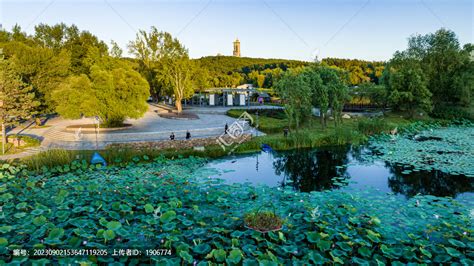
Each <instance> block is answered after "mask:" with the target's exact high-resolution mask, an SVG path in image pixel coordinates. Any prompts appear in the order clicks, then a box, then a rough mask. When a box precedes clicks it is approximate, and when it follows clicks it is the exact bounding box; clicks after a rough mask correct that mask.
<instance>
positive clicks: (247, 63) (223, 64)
mask: <svg viewBox="0 0 474 266" xmlns="http://www.w3.org/2000/svg"><path fill="white" fill-rule="evenodd" d="M194 60H196V61H198V62H200V64H201V66H202V67H205V68H206V69H208V70H209V71H210V72H220V73H227V74H230V73H231V72H241V73H244V74H249V73H250V72H252V70H256V71H263V70H265V69H275V68H281V69H282V70H283V71H286V70H287V69H288V68H293V67H298V66H307V65H309V64H310V63H309V62H305V61H298V60H288V59H266V58H251V57H235V56H205V57H201V58H199V59H194Z"/></svg>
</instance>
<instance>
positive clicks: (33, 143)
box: [0, 135, 41, 155]
mask: <svg viewBox="0 0 474 266" xmlns="http://www.w3.org/2000/svg"><path fill="white" fill-rule="evenodd" d="M8 138H9V140H10V142H8V143H6V145H5V155H9V154H16V153H20V152H22V151H24V150H25V149H27V148H32V147H37V146H39V145H40V144H41V142H40V141H39V140H38V139H35V138H32V137H29V136H24V135H18V136H17V135H9V136H8ZM17 138H20V139H21V140H23V141H24V142H25V145H23V146H21V147H15V146H14V145H13V143H12V140H13V141H15V142H16V139H17ZM1 145H2V141H1V140H0V149H1ZM0 155H2V154H1V150H0Z"/></svg>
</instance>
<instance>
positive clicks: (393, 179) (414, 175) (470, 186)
mask: <svg viewBox="0 0 474 266" xmlns="http://www.w3.org/2000/svg"><path fill="white" fill-rule="evenodd" d="M387 167H388V168H390V172H391V173H392V175H391V176H389V178H388V186H389V187H390V189H391V190H392V191H393V192H394V193H397V194H402V195H405V196H406V197H407V198H410V197H413V196H415V195H416V194H422V195H433V196H439V197H447V196H449V197H453V198H454V197H456V196H457V195H458V194H460V193H464V192H470V191H474V180H473V179H470V178H468V177H466V176H464V175H449V174H446V173H443V172H441V171H431V172H428V171H419V172H415V171H412V172H411V173H409V174H402V172H403V171H404V170H405V169H406V168H403V167H402V166H391V165H388V164H387Z"/></svg>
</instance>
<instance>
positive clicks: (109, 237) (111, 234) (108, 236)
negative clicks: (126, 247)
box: [103, 229, 115, 240]
mask: <svg viewBox="0 0 474 266" xmlns="http://www.w3.org/2000/svg"><path fill="white" fill-rule="evenodd" d="M103 236H104V239H105V240H112V239H114V238H115V232H114V231H113V230H110V229H109V230H105V231H104V234H103Z"/></svg>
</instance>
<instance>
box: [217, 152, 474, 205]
mask: <svg viewBox="0 0 474 266" xmlns="http://www.w3.org/2000/svg"><path fill="white" fill-rule="evenodd" d="M362 152H367V151H366V150H364V149H353V148H351V147H334V148H325V149H303V150H292V151H287V152H273V153H265V152H259V153H253V154H249V155H241V156H230V157H227V158H224V159H219V160H215V161H212V162H210V163H209V165H208V166H209V167H211V168H215V169H218V170H219V172H220V174H218V175H215V176H213V177H217V178H221V179H224V180H225V182H227V183H245V182H250V183H251V184H254V185H258V184H263V185H267V186H271V187H282V186H291V187H293V188H294V189H295V190H297V191H303V192H310V191H322V190H333V189H342V190H347V191H350V190H366V189H369V188H370V189H376V190H378V191H380V192H384V193H394V194H397V195H401V196H404V197H406V198H410V197H412V196H414V195H417V194H422V195H433V196H441V197H446V196H448V197H454V198H462V199H467V200H473V199H474V180H472V179H470V178H468V177H466V176H463V175H449V174H445V173H442V172H439V171H412V172H411V173H408V174H407V173H406V172H404V170H406V169H407V168H406V167H403V166H393V165H389V164H387V163H385V162H383V161H374V162H366V161H364V160H363V159H362V157H361V153H362ZM402 172H404V173H402Z"/></svg>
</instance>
